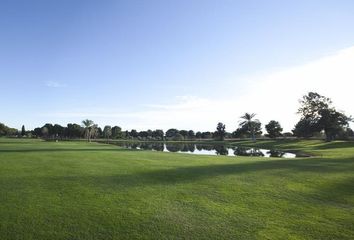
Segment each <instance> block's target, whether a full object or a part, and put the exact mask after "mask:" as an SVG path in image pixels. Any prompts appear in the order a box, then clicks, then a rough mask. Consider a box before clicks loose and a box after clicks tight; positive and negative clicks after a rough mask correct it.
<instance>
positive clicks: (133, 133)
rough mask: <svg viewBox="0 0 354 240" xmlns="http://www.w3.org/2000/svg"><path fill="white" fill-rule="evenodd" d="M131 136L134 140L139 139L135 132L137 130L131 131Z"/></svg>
mask: <svg viewBox="0 0 354 240" xmlns="http://www.w3.org/2000/svg"><path fill="white" fill-rule="evenodd" d="M130 135H131V136H132V137H133V138H137V137H138V132H137V131H136V130H135V129H132V130H131V131H130Z"/></svg>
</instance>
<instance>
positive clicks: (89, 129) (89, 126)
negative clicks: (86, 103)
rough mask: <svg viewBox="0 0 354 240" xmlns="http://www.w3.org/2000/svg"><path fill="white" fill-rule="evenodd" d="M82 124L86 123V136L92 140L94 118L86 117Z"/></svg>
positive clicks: (88, 139) (89, 140)
mask: <svg viewBox="0 0 354 240" xmlns="http://www.w3.org/2000/svg"><path fill="white" fill-rule="evenodd" d="M82 124H83V125H84V128H85V136H86V138H87V141H88V142H91V135H92V128H93V125H94V122H93V121H92V120H89V119H85V120H83V121H82Z"/></svg>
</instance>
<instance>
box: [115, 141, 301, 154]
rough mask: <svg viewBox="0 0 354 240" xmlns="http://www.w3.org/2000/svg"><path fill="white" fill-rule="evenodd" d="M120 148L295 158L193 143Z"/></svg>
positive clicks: (135, 144) (125, 146)
mask: <svg viewBox="0 0 354 240" xmlns="http://www.w3.org/2000/svg"><path fill="white" fill-rule="evenodd" d="M113 144H115V145H118V146H120V147H124V148H128V149H136V150H151V151H161V152H176V153H188V154H196V155H225V156H257V157H282V158H295V157H297V156H296V154H294V153H288V152H283V151H278V150H269V149H260V148H246V147H237V146H228V145H222V144H194V143H130V142H114V143H113Z"/></svg>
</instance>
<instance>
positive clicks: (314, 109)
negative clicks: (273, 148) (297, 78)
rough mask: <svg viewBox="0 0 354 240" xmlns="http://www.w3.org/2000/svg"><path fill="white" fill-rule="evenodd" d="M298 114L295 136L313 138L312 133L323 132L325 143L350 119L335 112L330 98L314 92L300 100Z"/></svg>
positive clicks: (341, 129) (350, 119)
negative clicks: (298, 119) (299, 116)
mask: <svg viewBox="0 0 354 240" xmlns="http://www.w3.org/2000/svg"><path fill="white" fill-rule="evenodd" d="M300 104H301V106H300V108H299V109H298V113H299V114H300V115H301V119H300V121H299V122H298V123H297V124H296V125H295V129H294V130H293V132H294V134H295V135H296V136H307V137H308V136H313V135H314V133H316V132H320V131H324V133H325V135H326V140H327V141H332V140H333V139H335V137H336V135H338V134H340V132H342V131H343V129H344V128H346V127H348V125H349V122H350V121H352V118H351V117H348V116H346V115H345V114H344V113H342V112H339V111H337V110H336V109H335V108H334V107H333V106H332V101H331V99H330V98H327V97H325V96H322V95H320V94H318V93H315V92H309V93H308V94H306V95H305V96H303V98H302V99H301V100H300Z"/></svg>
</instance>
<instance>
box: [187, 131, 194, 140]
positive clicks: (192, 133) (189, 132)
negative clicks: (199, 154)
mask: <svg viewBox="0 0 354 240" xmlns="http://www.w3.org/2000/svg"><path fill="white" fill-rule="evenodd" d="M188 138H189V139H191V140H192V139H194V138H195V133H194V131H193V130H189V131H188Z"/></svg>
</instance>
